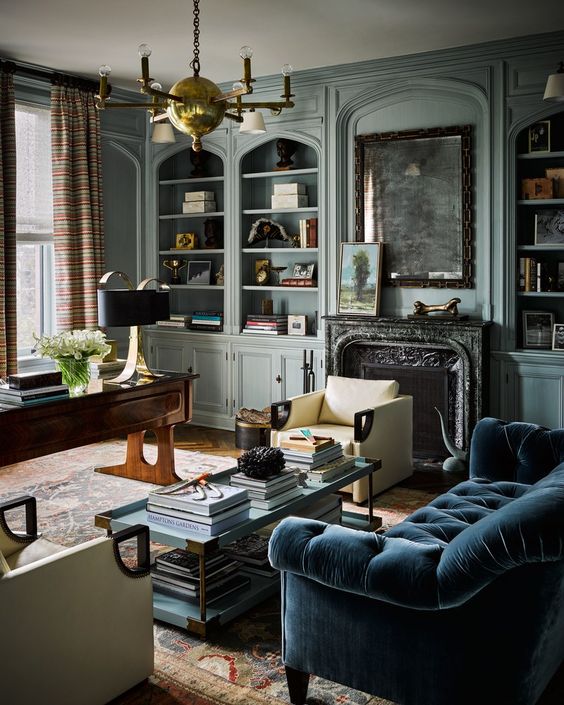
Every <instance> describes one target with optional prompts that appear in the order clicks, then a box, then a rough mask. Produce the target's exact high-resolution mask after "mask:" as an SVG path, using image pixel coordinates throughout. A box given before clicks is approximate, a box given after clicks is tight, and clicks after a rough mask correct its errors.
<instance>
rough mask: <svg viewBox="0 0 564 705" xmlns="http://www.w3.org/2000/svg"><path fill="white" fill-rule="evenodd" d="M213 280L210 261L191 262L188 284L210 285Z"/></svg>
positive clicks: (189, 264)
mask: <svg viewBox="0 0 564 705" xmlns="http://www.w3.org/2000/svg"><path fill="white" fill-rule="evenodd" d="M210 280H211V261H210V260H196V259H193V260H190V261H189V262H188V270H187V273H186V284H189V285H191V286H194V285H201V284H209V283H210Z"/></svg>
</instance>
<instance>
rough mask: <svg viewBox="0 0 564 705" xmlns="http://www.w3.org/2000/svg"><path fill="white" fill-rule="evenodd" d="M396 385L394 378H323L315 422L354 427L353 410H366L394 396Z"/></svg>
mask: <svg viewBox="0 0 564 705" xmlns="http://www.w3.org/2000/svg"><path fill="white" fill-rule="evenodd" d="M398 391H399V384H398V382H396V381H395V380H383V379H356V378H352V377H333V376H331V375H330V376H329V377H327V384H326V385H325V397H324V399H323V405H322V407H321V413H320V415H319V423H322V424H341V425H343V426H354V415H355V414H356V412H357V411H363V410H364V409H370V408H372V407H374V406H377V405H378V404H381V403H382V402H385V401H390V400H391V399H395V398H396V397H397V395H398Z"/></svg>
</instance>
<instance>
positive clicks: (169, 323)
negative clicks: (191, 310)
mask: <svg viewBox="0 0 564 705" xmlns="http://www.w3.org/2000/svg"><path fill="white" fill-rule="evenodd" d="M157 325H158V326H164V327H165V328H187V327H188V321H184V320H182V321H180V320H177V319H174V318H168V319H166V320H164V321H157Z"/></svg>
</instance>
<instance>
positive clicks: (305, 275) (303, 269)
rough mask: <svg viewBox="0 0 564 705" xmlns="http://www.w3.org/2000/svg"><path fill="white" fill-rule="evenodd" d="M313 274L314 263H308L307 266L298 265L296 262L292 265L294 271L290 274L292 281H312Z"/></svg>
mask: <svg viewBox="0 0 564 705" xmlns="http://www.w3.org/2000/svg"><path fill="white" fill-rule="evenodd" d="M314 272H315V263H314V262H308V263H307V264H300V263H298V262H296V264H295V265H294V271H293V272H292V277H293V278H294V279H313V275H314Z"/></svg>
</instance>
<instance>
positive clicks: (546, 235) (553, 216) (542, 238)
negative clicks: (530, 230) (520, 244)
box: [535, 208, 564, 245]
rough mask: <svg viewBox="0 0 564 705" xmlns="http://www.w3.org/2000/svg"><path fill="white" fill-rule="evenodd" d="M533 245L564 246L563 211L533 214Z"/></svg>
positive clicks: (554, 210) (549, 210)
mask: <svg viewBox="0 0 564 705" xmlns="http://www.w3.org/2000/svg"><path fill="white" fill-rule="evenodd" d="M535 245H564V209H560V210H559V209H556V208H546V209H544V210H541V211H536V212H535Z"/></svg>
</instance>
